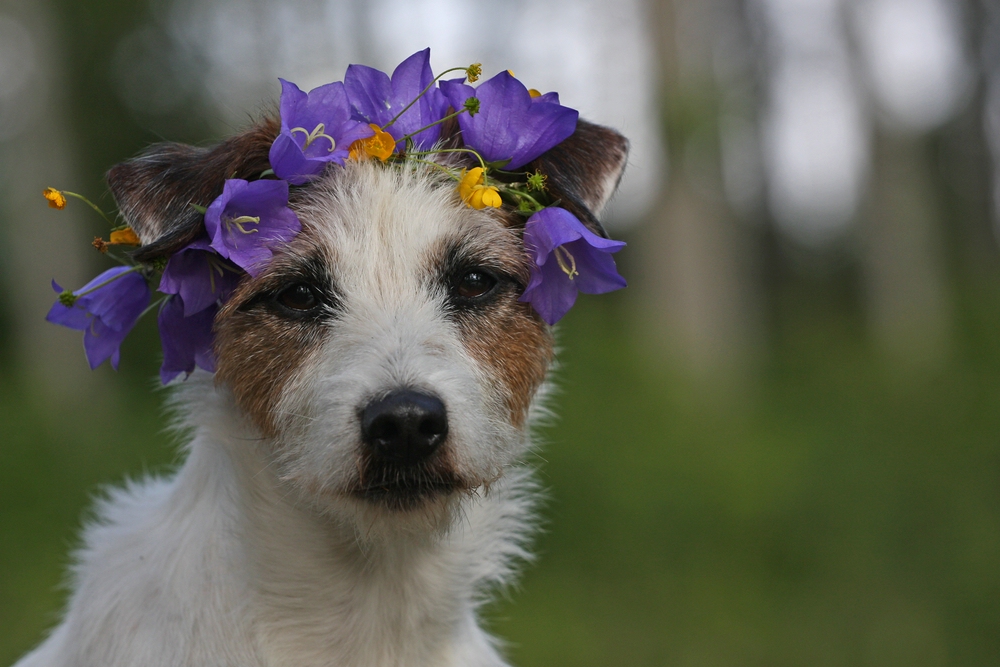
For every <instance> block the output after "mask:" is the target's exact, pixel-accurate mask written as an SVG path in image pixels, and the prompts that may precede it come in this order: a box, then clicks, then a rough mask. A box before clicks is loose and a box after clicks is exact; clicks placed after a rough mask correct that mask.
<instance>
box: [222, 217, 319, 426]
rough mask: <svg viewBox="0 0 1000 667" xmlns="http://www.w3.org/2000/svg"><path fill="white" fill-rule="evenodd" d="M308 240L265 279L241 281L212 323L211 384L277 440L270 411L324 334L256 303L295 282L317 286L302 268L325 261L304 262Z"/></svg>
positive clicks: (309, 322) (311, 322)
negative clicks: (226, 392)
mask: <svg viewBox="0 0 1000 667" xmlns="http://www.w3.org/2000/svg"><path fill="white" fill-rule="evenodd" d="M309 236H310V234H309V232H308V230H303V232H302V233H300V234H299V236H298V237H297V238H296V239H295V241H293V243H292V244H291V246H290V247H289V250H288V251H287V252H286V253H284V254H282V255H281V256H278V257H276V258H275V260H274V261H273V262H272V264H271V265H270V266H269V267H268V269H267V271H266V272H265V273H263V274H261V275H260V276H258V277H257V278H256V279H249V278H248V279H245V280H244V282H243V283H242V284H241V285H240V286H239V287H238V288H237V290H236V292H235V293H234V294H233V296H232V297H231V298H230V299H229V301H228V302H227V303H226V305H225V306H224V307H223V308H222V310H221V311H220V312H219V314H218V315H217V316H216V319H215V354H216V358H217V360H218V361H217V367H216V375H215V381H216V382H217V383H224V384H226V385H228V386H229V388H230V389H232V391H233V394H234V396H235V397H236V401H237V403H238V404H239V406H240V408H241V409H242V410H243V411H244V412H245V413H246V414H247V415H248V416H249V417H250V419H251V420H252V421H253V422H254V424H255V425H256V426H257V427H258V428H259V429H260V430H261V431H262V432H263V433H264V434H265V435H268V436H273V435H276V434H277V431H278V424H279V421H280V418H281V415H280V414H278V413H277V411H276V410H277V406H278V405H279V404H280V401H281V397H282V395H283V394H284V392H285V389H286V387H287V386H288V385H289V383H290V382H291V381H292V379H293V378H294V377H295V376H296V373H297V372H298V370H299V368H300V367H301V366H302V364H303V362H304V361H305V359H306V358H308V357H309V356H310V355H311V354H312V353H313V352H315V351H316V350H318V349H319V348H320V347H322V345H323V341H324V340H325V337H326V332H327V330H328V328H327V327H326V326H324V325H323V323H322V322H321V321H317V320H315V319H309V318H299V319H296V318H289V317H286V316H283V315H282V314H281V313H279V312H277V311H276V310H275V309H274V308H273V307H271V306H269V305H268V304H267V302H266V301H267V298H268V296H265V297H263V298H261V297H260V295H262V294H263V295H271V294H274V293H275V292H277V291H279V290H280V289H281V288H282V287H284V286H288V285H290V284H292V283H294V282H298V281H301V280H305V281H307V282H312V283H315V282H318V281H317V280H316V277H315V275H307V274H305V273H303V267H304V266H305V265H308V264H310V263H311V264H314V265H315V264H317V263H318V264H325V263H328V262H329V261H330V260H329V258H322V259H319V260H314V261H312V262H310V261H309V260H308V259H307V257H306V256H305V255H304V254H303V253H304V251H305V249H307V248H315V247H316V245H315V244H312V243H310V240H309Z"/></svg>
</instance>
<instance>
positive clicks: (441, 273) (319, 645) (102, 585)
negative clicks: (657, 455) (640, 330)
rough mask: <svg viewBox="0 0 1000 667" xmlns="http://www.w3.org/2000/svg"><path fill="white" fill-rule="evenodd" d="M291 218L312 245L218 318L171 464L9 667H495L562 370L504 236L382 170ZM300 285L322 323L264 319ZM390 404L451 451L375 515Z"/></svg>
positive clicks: (432, 184)
mask: <svg viewBox="0 0 1000 667" xmlns="http://www.w3.org/2000/svg"><path fill="white" fill-rule="evenodd" d="M623 161H624V159H623V158H622V159H621V160H619V161H618V164H617V168H616V174H614V177H615V178H617V172H618V171H620V169H621V167H622V166H623ZM146 162H147V163H148V160H147V161H146ZM119 173H122V174H125V176H123V177H129V178H131V175H130V172H129V171H128V169H123V170H120V172H119ZM600 178H601V179H603V181H602V182H607V179H608V178H609V175H608V174H605V173H602V174H600ZM184 179H187V180H188V181H190V180H191V179H190V178H188V177H186V176H185V177H184ZM182 180H183V179H182ZM161 185H162V184H161ZM161 185H157V187H158V188H159V187H161ZM129 190H130V191H134V192H136V193H138V195H137V196H141V192H142V190H141V188H140V187H138V185H137V184H136V183H132V185H131V186H130V188H129ZM119 191H120V189H119ZM609 195H610V192H605V193H602V194H601V195H600V197H601V199H602V201H600V202H598V203H599V204H600V205H603V199H606V196H609ZM183 197H184V195H183V193H177V192H171V193H169V198H170V201H172V202H176V201H180V200H182V199H183ZM143 205H144V206H145V207H146V209H144V210H145V211H146V213H144V215H145V216H147V220H153V222H149V225H150V226H149V227H147V229H154V228H155V226H156V225H157V224H160V223H158V222H155V220H154V219H153V218H151V217H149V216H152V215H154V212H155V211H156V205H155V202H146V203H144V204H143ZM292 205H293V207H294V208H295V209H296V210H297V212H298V213H299V216H300V218H301V220H302V223H303V231H302V233H301V234H300V235H299V236H298V237H297V238H296V239H295V240H294V241H293V242H292V243H291V244H289V245H288V247H286V248H282V249H280V250H279V251H278V252H277V253H276V256H275V258H274V260H273V261H272V262H271V264H270V265H269V266H268V268H267V269H266V270H265V271H264V272H263V273H262V274H261V275H260V276H258V277H257V278H254V279H251V278H245V279H244V281H243V283H241V285H240V287H239V288H238V289H237V292H236V293H235V294H234V296H233V297H232V298H231V299H230V301H229V302H228V303H227V305H226V306H225V308H223V310H222V311H221V312H220V314H219V316H218V317H217V319H216V351H217V355H218V358H219V361H218V371H217V373H216V376H215V378H214V381H213V378H212V377H211V376H209V375H208V374H206V373H201V372H199V373H196V374H195V375H193V376H192V377H191V378H189V379H188V380H187V381H186V382H184V383H181V384H180V385H179V386H177V387H176V388H175V389H174V390H173V391H174V399H173V400H174V406H175V411H176V413H177V415H179V419H180V422H181V426H182V428H183V430H184V431H185V432H187V433H190V434H191V440H190V443H189V444H188V445H187V457H186V460H185V462H184V464H183V466H182V467H181V468H180V470H179V471H178V472H177V473H176V474H175V475H173V476H171V477H168V478H163V479H153V480H149V481H146V482H143V483H137V484H132V485H129V486H127V487H126V488H124V489H121V490H116V491H112V492H111V493H110V494H109V495H108V497H107V498H106V499H105V500H103V501H102V502H101V503H100V504H99V507H98V511H97V514H98V517H99V519H98V520H97V521H96V522H94V523H92V524H91V525H90V526H88V527H87V529H86V531H85V534H84V546H83V548H82V549H81V550H80V552H79V554H78V559H77V565H76V568H75V570H74V573H75V576H74V583H73V589H74V590H73V595H72V598H71V600H70V603H69V606H68V610H67V612H66V615H65V617H64V620H63V621H62V623H61V624H60V625H59V626H58V627H57V628H56V629H55V630H54V631H53V633H52V634H51V636H50V637H49V638H48V640H47V641H45V642H44V643H43V644H42V645H41V646H40V647H39V648H38V649H36V650H35V651H34V652H33V653H31V654H29V655H28V656H26V657H25V658H24V659H23V660H22V661H21V662H20V663H18V666H17V667H89V666H93V667H118V666H126V665H128V666H136V665H142V666H143V667H159V666H163V667H166V666H177V665H192V666H194V665H198V666H201V665H204V666H213V667H214V666H216V665H219V666H222V665H233V666H239V667H254V666H260V667H264V666H268V667H270V666H279V665H288V666H289V667H292V666H294V667H310V666H312V665H351V666H356V667H364V666H369V665H370V666H375V665H380V666H381V665H400V666H402V665H407V666H417V665H427V666H435V667H445V666H448V665H456V666H458V665H464V666H479V665H481V666H487V665H503V664H504V662H503V660H502V658H501V657H500V655H499V653H498V651H497V649H496V646H495V642H494V640H492V639H491V638H490V637H489V636H488V635H487V634H486V633H485V632H484V631H483V630H482V629H481V628H480V627H479V625H478V623H477V620H476V618H477V608H478V607H479V605H480V604H481V603H482V601H483V600H485V599H486V597H487V596H486V594H487V593H488V591H490V590H491V589H493V588H495V587H496V586H498V585H502V584H504V583H505V582H507V581H509V579H510V575H511V574H512V572H513V570H514V568H515V566H516V564H517V563H518V562H519V561H521V560H523V559H525V558H527V557H528V553H527V551H526V549H525V538H526V534H527V531H528V527H529V526H530V525H531V515H532V497H533V495H534V494H533V490H534V482H533V480H532V476H531V473H530V471H529V470H528V468H527V467H526V466H525V465H524V463H523V460H524V457H525V455H526V454H527V452H528V451H529V449H530V438H529V429H530V422H531V417H532V415H535V414H537V413H538V412H539V410H540V405H539V400H538V397H539V395H540V394H541V391H540V390H541V387H542V383H543V380H544V377H545V374H546V371H547V369H548V367H549V365H550V362H551V357H552V342H551V335H550V332H549V330H548V328H547V327H546V326H545V325H544V324H543V323H542V322H541V320H540V319H539V318H538V317H537V315H536V314H534V313H533V312H532V311H531V310H530V308H529V307H528V306H527V304H521V303H519V302H518V301H517V296H518V295H519V294H520V292H521V290H523V286H524V282H525V281H526V279H527V272H528V266H527V264H526V261H527V260H526V257H525V254H524V252H523V248H522V246H521V240H520V230H519V229H518V228H517V225H516V220H512V219H508V218H505V217H504V216H503V215H502V214H499V213H498V212H489V211H474V210H471V209H469V208H467V207H464V206H463V205H461V203H460V202H459V201H458V198H457V195H456V193H455V189H454V187H453V186H452V185H450V184H449V182H447V181H445V180H442V179H441V178H440V176H437V175H435V173H434V172H433V171H429V170H422V169H421V170H416V171H411V170H403V169H396V168H385V167H383V166H381V165H378V164H372V163H362V164H356V163H350V164H348V165H347V166H346V167H345V168H338V169H331V170H329V171H328V173H327V175H326V177H324V179H322V180H321V181H320V182H318V183H315V184H313V185H311V186H310V187H308V188H306V189H305V190H304V191H303V192H302V193H300V194H299V195H297V199H295V200H294V201H293V202H292ZM136 206H137V205H136ZM126 208H127V204H126V206H124V207H123V210H125V209H126ZM133 208H135V207H133ZM136 210H138V209H136ZM164 233H166V234H170V235H173V236H176V235H177V234H179V233H180V232H178V231H177V230H176V228H175V229H172V230H168V229H167V228H166V227H164ZM183 233H185V234H186V233H187V232H183ZM470 266H472V267H486V268H488V269H489V270H491V271H492V272H494V273H495V275H497V276H500V277H501V280H500V284H499V286H498V288H497V289H496V290H495V293H494V295H493V296H492V297H491V298H490V300H489V301H487V302H484V303H483V304H480V305H478V306H476V307H475V308H471V307H465V306H462V305H461V304H460V303H457V302H456V301H455V298H454V296H453V294H452V292H453V291H454V290H453V289H452V281H453V279H454V276H455V275H457V274H459V273H461V271H462V270H463V268H462V267H470ZM295 281H307V282H308V283H309V284H310V285H313V286H315V287H316V290H317V292H318V293H321V294H322V300H323V308H322V309H321V310H320V311H319V312H318V313H317V314H315V315H314V316H311V317H308V318H305V317H297V316H296V317H290V316H289V315H288V313H284V311H282V310H281V308H280V307H279V306H276V305H275V303H276V300H275V296H274V295H275V294H279V293H280V291H281V289H282V288H283V286H285V285H288V284H290V283H294V282H295ZM483 341H488V345H484V344H483ZM399 388H408V389H415V390H419V391H425V392H429V393H433V394H435V395H436V396H438V397H440V399H441V400H442V401H443V403H444V404H445V405H446V406H447V411H448V422H449V430H448V436H447V441H446V443H445V445H443V446H442V449H441V452H440V455H439V456H436V457H434V458H433V459H432V461H431V462H430V463H426V464H423V463H422V464H421V467H420V468H419V469H417V470H415V471H413V472H412V473H410V472H407V471H403V472H400V471H399V470H396V471H394V472H392V475H396V476H397V477H398V476H400V475H410V477H412V479H411V480H410V481H408V482H407V484H410V483H412V484H413V485H414V486H413V488H418V489H426V492H422V493H421V494H417V495H413V496H412V497H410V498H409V500H406V499H404V500H401V501H398V502H397V501H390V500H383V499H382V496H378V495H372V493H371V490H372V488H373V485H375V486H376V487H377V486H380V485H387V486H392V485H393V484H395V483H397V482H398V481H399V480H397V479H394V478H391V477H385V478H384V479H383V478H379V477H378V475H380V474H382V473H381V472H380V471H379V469H378V467H377V466H374V465H373V464H372V461H371V460H370V457H368V456H367V455H366V454H365V453H364V447H363V444H362V442H361V438H360V434H359V433H360V427H359V410H360V408H361V407H362V406H364V405H366V404H367V403H368V402H369V401H372V400H373V399H376V398H378V397H379V396H382V395H385V394H387V393H388V392H391V391H393V390H396V389H399ZM407 488H409V487H407ZM411 495H412V494H411Z"/></svg>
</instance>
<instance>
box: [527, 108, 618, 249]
mask: <svg viewBox="0 0 1000 667" xmlns="http://www.w3.org/2000/svg"><path fill="white" fill-rule="evenodd" d="M627 161H628V139H626V138H625V137H623V136H622V135H620V134H618V133H617V132H615V131H614V130H612V129H610V128H607V127H603V126H601V125H595V124H594V123H588V122H587V121H585V120H580V121H577V124H576V131H574V132H573V134H572V135H570V137H569V138H568V139H566V140H565V141H563V142H562V143H560V144H559V145H558V146H555V147H554V148H551V149H549V150H548V151H546V152H545V153H544V154H543V155H541V156H540V157H539V158H538V159H536V160H535V161H533V162H532V163H531V164H530V165H528V169H529V170H531V169H537V170H538V171H540V172H542V173H543V174H545V175H546V176H547V177H548V178H547V181H546V184H547V186H548V190H549V194H550V195H551V196H552V198H553V199H555V200H558V201H559V206H561V207H562V208H565V209H567V210H568V211H570V212H571V213H572V214H573V215H575V216H576V217H577V218H579V219H580V221H581V222H582V223H583V224H585V225H586V226H587V227H588V228H590V230H591V231H592V232H594V233H595V234H598V235H600V236H603V237H604V238H607V237H608V234H607V232H606V231H604V227H602V226H601V223H600V221H599V220H598V219H597V216H599V215H600V214H601V211H602V210H604V206H605V204H607V203H608V200H609V199H611V195H613V194H614V193H615V190H616V189H617V188H618V182H619V181H620V180H621V177H622V173H623V172H624V171H625V164H626V162H627Z"/></svg>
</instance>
